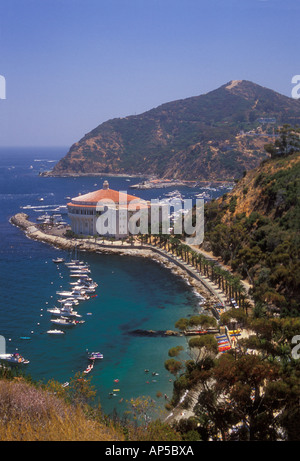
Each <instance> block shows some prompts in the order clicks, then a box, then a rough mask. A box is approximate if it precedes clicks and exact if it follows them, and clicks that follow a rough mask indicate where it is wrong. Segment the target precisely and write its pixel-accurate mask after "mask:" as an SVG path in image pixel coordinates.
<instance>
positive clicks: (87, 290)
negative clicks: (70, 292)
mask: <svg viewBox="0 0 300 461" xmlns="http://www.w3.org/2000/svg"><path fill="white" fill-rule="evenodd" d="M75 290H76V291H81V292H83V293H84V294H85V293H95V288H91V287H85V286H83V285H75V286H74V291H75Z"/></svg>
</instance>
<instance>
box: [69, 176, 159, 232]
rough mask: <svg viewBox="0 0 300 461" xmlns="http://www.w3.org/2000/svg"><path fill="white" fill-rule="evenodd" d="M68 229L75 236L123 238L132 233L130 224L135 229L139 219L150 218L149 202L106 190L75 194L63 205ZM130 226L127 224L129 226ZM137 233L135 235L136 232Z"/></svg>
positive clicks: (106, 185)
mask: <svg viewBox="0 0 300 461" xmlns="http://www.w3.org/2000/svg"><path fill="white" fill-rule="evenodd" d="M67 207H68V215H69V218H70V225H71V229H72V231H73V232H74V233H75V234H78V235H92V236H95V235H106V236H109V237H115V238H117V239H119V238H125V237H127V236H128V235H129V233H130V232H131V233H134V232H132V230H130V229H132V225H133V223H135V225H136V228H138V227H139V225H140V222H141V221H142V219H140V218H141V217H142V216H147V219H148V218H149V217H150V210H151V206H150V203H149V202H146V201H145V200H143V199H141V198H139V197H135V196H133V195H129V194H127V193H126V192H119V191H115V190H113V189H110V188H109V184H108V182H107V181H104V183H103V188H102V189H100V190H96V191H93V192H89V193H88V194H84V195H78V197H74V198H72V199H71V201H70V202H69V203H68V204H67ZM130 223H131V224H130ZM136 233H137V232H136Z"/></svg>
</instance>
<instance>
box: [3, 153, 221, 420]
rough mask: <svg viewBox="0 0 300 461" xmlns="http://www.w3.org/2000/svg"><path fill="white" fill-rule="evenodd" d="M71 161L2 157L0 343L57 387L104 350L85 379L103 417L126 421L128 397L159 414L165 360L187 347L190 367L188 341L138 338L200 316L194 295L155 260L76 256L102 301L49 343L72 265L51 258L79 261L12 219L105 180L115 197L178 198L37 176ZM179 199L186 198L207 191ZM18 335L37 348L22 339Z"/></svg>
mask: <svg viewBox="0 0 300 461" xmlns="http://www.w3.org/2000/svg"><path fill="white" fill-rule="evenodd" d="M66 152H67V148H7V149H4V148H1V149H0V203H1V207H0V290H1V291H0V293H1V296H0V335H2V336H4V338H5V340H6V351H7V352H9V353H11V352H16V351H18V352H19V353H21V354H22V355H23V356H24V357H25V358H27V359H28V360H29V361H30V363H29V364H28V365H26V371H27V373H29V374H30V375H31V376H32V377H33V378H34V379H36V380H42V381H48V380H49V379H51V378H54V379H55V380H57V381H59V382H61V383H64V382H66V381H69V380H70V378H71V377H73V376H74V375H75V373H77V372H80V371H83V370H84V369H85V368H86V366H87V365H88V363H89V362H88V359H87V351H99V352H101V353H103V355H104V358H103V360H99V361H98V362H96V363H95V366H94V369H93V371H92V372H91V373H90V375H89V377H91V378H92V384H93V385H94V386H95V387H96V390H97V396H98V398H99V399H100V402H101V406H102V408H103V411H104V412H105V413H107V414H109V413H111V412H112V411H113V410H114V409H116V410H117V411H118V412H119V413H122V412H123V411H126V410H128V404H127V401H128V400H129V399H130V398H136V397H138V396H141V395H144V396H150V397H151V398H153V399H154V400H155V401H156V402H157V403H158V406H163V405H164V403H165V402H164V401H163V400H162V399H158V398H157V396H156V394H157V392H161V393H163V394H167V395H168V396H171V394H172V386H173V384H172V383H173V380H174V377H173V376H172V375H170V374H169V373H168V372H167V371H166V370H165V368H164V361H165V360H166V359H168V350H169V349H170V348H171V347H173V346H177V345H182V346H183V347H184V351H183V353H182V354H183V355H182V357H183V358H186V357H187V344H186V339H185V338H182V337H140V336H134V335H133V334H132V331H133V330H135V329H153V330H165V329H174V324H175V322H176V321H177V320H178V319H179V318H181V317H187V316H189V315H193V314H195V313H197V312H198V310H199V298H197V297H196V296H195V294H194V292H193V291H192V289H191V287H189V286H187V285H186V284H185V283H184V281H183V280H182V279H180V278H179V277H177V276H175V275H174V274H172V273H171V272H170V271H169V270H168V269H166V268H164V267H162V266H161V265H160V264H158V263H156V262H154V261H151V260H144V259H142V258H138V257H128V256H117V255H100V254H93V255H91V254H86V253H84V254H82V253H81V254H80V255H78V256H79V257H80V259H83V260H84V261H86V262H87V263H88V264H89V265H90V268H91V277H92V278H93V280H95V281H96V282H97V283H98V285H99V286H98V288H97V297H95V298H91V299H90V300H88V301H85V302H82V303H80V305H79V306H76V310H77V311H78V312H79V313H80V314H81V315H82V319H83V320H85V323H84V324H81V325H77V326H76V327H74V328H69V329H68V330H65V331H66V334H65V335H63V336H62V335H59V336H51V335H48V334H47V333H46V331H47V330H49V329H52V328H59V327H57V326H56V327H55V326H54V325H52V324H51V322H50V318H51V314H50V313H48V312H47V308H49V307H53V306H54V305H57V302H56V301H57V298H58V296H57V295H56V291H57V290H59V289H60V288H62V289H68V288H69V282H70V277H69V272H68V269H67V268H66V266H64V265H63V264H60V265H57V264H54V263H53V261H52V259H53V258H55V257H63V258H65V259H69V258H71V257H74V254H69V253H68V252H65V251H62V250H57V249H55V248H52V247H50V246H48V245H46V244H43V243H41V242H35V241H31V240H29V239H27V237H26V236H25V235H24V233H23V232H22V231H21V230H19V229H18V228H16V227H14V226H12V225H11V224H10V223H9V218H10V217H11V216H12V215H14V214H15V213H17V212H20V211H23V212H26V213H27V214H29V216H30V219H32V220H35V219H36V217H37V216H39V215H40V214H41V213H44V212H46V211H47V212H48V213H51V212H52V211H53V210H54V209H55V208H56V207H57V206H59V205H65V204H66V202H67V201H68V199H67V197H74V196H77V195H78V194H79V193H82V194H83V193H86V192H89V191H92V190H95V189H100V188H101V187H102V184H103V181H104V180H105V179H107V180H108V181H109V184H110V187H111V188H112V189H116V190H128V192H129V193H131V194H132V193H134V194H136V195H138V196H140V197H142V198H144V199H147V200H149V199H151V198H163V197H164V196H165V194H167V193H168V192H170V191H172V189H158V190H156V189H153V190H148V191H146V190H145V191H143V190H141V191H140V190H139V191H135V190H129V189H128V186H129V184H131V183H136V182H138V180H137V179H135V178H117V177H114V178H112V177H109V178H106V177H104V176H103V177H102V178H99V177H97V178H95V177H89V178H88V177H85V178H45V177H40V176H39V175H38V173H39V171H44V170H48V169H51V168H52V167H53V165H54V164H55V162H56V161H57V160H58V159H60V158H61V157H62V156H63V155H64V154H65V153H66ZM179 190H180V192H181V193H182V195H183V197H184V198H191V197H193V196H195V194H197V193H199V192H201V191H202V190H201V189H190V188H184V187H183V188H180V189H179ZM211 193H212V194H213V195H214V196H215V197H216V196H218V195H220V194H221V192H220V191H211ZM29 206H30V208H29ZM24 207H25V208H24ZM64 217H65V218H66V219H67V217H66V216H64ZM22 336H23V337H24V336H25V337H30V338H31V339H30V340H22V339H21V337H22ZM145 369H149V370H150V372H149V373H145V371H144V370H145ZM152 372H156V373H158V375H156V376H153V375H152ZM116 379H117V380H119V381H118V382H117V383H116V382H115V380H116ZM113 389H118V390H117V391H115V392H113ZM111 392H113V393H114V394H115V395H114V396H111V395H110V393H111Z"/></svg>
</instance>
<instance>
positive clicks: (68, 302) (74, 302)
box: [57, 297, 79, 306]
mask: <svg viewBox="0 0 300 461" xmlns="http://www.w3.org/2000/svg"><path fill="white" fill-rule="evenodd" d="M57 302H59V303H60V304H64V305H65V306H78V304H79V301H78V299H75V298H73V297H72V298H71V297H70V298H66V299H58V300H57Z"/></svg>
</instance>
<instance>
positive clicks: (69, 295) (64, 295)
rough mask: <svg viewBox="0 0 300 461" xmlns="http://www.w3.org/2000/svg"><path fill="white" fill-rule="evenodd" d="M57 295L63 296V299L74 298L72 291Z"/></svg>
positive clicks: (61, 292)
mask: <svg viewBox="0 0 300 461" xmlns="http://www.w3.org/2000/svg"><path fill="white" fill-rule="evenodd" d="M56 294H57V295H59V296H62V297H63V298H72V297H74V295H73V292H72V291H57V292H56Z"/></svg>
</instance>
